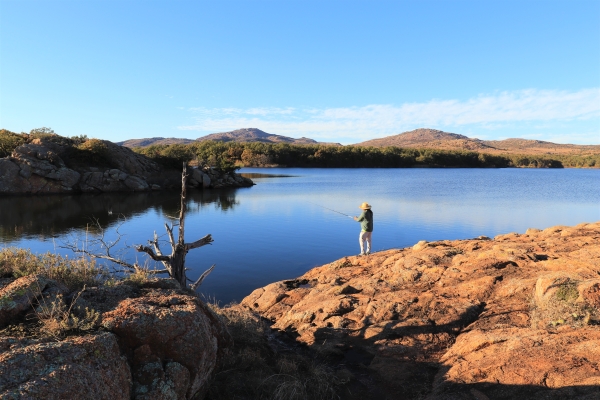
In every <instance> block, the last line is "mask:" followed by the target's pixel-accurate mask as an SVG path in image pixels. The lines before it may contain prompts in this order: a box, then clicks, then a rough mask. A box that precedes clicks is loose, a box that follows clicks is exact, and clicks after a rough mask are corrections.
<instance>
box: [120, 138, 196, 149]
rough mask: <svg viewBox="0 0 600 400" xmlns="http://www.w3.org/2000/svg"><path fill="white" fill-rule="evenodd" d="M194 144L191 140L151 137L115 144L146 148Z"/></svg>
mask: <svg viewBox="0 0 600 400" xmlns="http://www.w3.org/2000/svg"><path fill="white" fill-rule="evenodd" d="M188 143H194V140H192V139H177V138H163V137H153V138H147V139H129V140H125V141H123V142H116V143H115V144H118V145H119V146H124V147H148V146H152V145H161V144H163V145H168V144H188Z"/></svg>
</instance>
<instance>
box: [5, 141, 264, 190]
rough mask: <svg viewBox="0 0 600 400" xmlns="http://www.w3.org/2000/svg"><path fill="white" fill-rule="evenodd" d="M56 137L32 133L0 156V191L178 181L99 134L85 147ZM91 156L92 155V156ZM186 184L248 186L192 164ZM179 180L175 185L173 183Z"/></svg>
mask: <svg viewBox="0 0 600 400" xmlns="http://www.w3.org/2000/svg"><path fill="white" fill-rule="evenodd" d="M60 140H63V141H64V140H67V139H65V138H60V137H47V138H38V139H33V140H32V141H31V142H30V143H26V144H22V145H20V146H18V147H17V148H15V149H14V151H13V152H12V154H11V155H10V156H9V157H4V158H0V195H10V194H56V193H102V192H142V191H152V190H169V189H178V188H180V187H181V171H180V170H176V169H174V168H166V167H164V166H162V165H160V164H158V163H156V162H154V161H152V160H151V159H149V158H147V157H145V156H143V155H141V154H137V153H135V152H133V151H132V150H131V149H129V148H127V147H122V146H118V145H116V144H114V143H112V142H109V141H105V140H95V139H94V140H90V141H88V143H91V144H90V145H89V147H90V148H91V150H90V151H86V150H79V149H76V148H74V147H73V146H69V145H65V144H62V143H61V142H60ZM96 158H97V159H96ZM191 174H192V176H191V177H190V178H191V179H190V180H189V186H191V187H197V188H224V187H249V186H252V185H253V182H252V181H251V180H250V179H248V178H245V177H242V176H241V175H239V174H236V173H235V172H233V171H232V172H225V171H220V170H217V169H215V168H211V167H209V166H202V167H200V168H193V169H192V172H191ZM178 185H179V186H178Z"/></svg>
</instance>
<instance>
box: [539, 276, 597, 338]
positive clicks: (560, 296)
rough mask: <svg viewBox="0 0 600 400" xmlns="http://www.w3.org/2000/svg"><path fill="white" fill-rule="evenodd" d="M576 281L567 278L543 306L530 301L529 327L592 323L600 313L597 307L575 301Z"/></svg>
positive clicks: (575, 326) (576, 325) (577, 325)
mask: <svg viewBox="0 0 600 400" xmlns="http://www.w3.org/2000/svg"><path fill="white" fill-rule="evenodd" d="M578 298H579V292H578V290H577V282H575V281H571V280H567V281H566V282H565V283H563V284H562V285H560V286H559V288H558V289H557V290H556V292H555V293H554V296H552V298H550V299H549V300H548V302H547V303H546V304H544V306H540V305H538V304H536V303H535V300H532V302H531V327H532V328H533V329H544V328H558V327H560V326H565V325H569V326H572V327H574V328H580V327H583V326H586V325H589V324H592V323H594V321H595V320H597V319H598V317H599V315H600V313H599V311H598V309H597V308H595V307H592V306H590V305H589V304H586V303H583V302H577V299H578Z"/></svg>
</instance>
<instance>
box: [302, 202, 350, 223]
mask: <svg viewBox="0 0 600 400" xmlns="http://www.w3.org/2000/svg"><path fill="white" fill-rule="evenodd" d="M309 203H310V204H314V205H315V206H319V207H322V208H324V209H326V210H329V211H333V212H334V213H338V214H342V215H343V216H345V217H348V218H352V219H354V217H353V216H352V215H348V214H344V213H343V212H339V211H336V210H333V209H331V208H328V207H325V206H322V205H320V204H317V203H313V202H312V201H309Z"/></svg>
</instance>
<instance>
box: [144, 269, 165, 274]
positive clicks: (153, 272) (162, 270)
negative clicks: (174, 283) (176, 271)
mask: <svg viewBox="0 0 600 400" xmlns="http://www.w3.org/2000/svg"><path fill="white" fill-rule="evenodd" d="M146 272H148V273H149V274H169V273H170V272H169V270H168V269H150V270H148V271H146Z"/></svg>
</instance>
